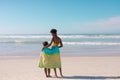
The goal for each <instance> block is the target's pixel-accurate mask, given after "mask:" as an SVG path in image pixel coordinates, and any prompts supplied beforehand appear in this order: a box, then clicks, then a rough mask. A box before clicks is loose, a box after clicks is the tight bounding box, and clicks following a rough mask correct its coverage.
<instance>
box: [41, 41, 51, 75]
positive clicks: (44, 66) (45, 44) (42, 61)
mask: <svg viewBox="0 0 120 80" xmlns="http://www.w3.org/2000/svg"><path fill="white" fill-rule="evenodd" d="M47 45H48V42H47V41H45V42H43V46H47ZM45 50H49V48H43V49H42V52H41V56H40V63H39V67H40V68H44V72H45V75H46V77H51V76H50V68H48V67H47V60H46V58H47V57H45V55H44V53H45V52H44V51H45ZM44 60H46V61H44Z"/></svg>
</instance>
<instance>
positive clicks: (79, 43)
mask: <svg viewBox="0 0 120 80" xmlns="http://www.w3.org/2000/svg"><path fill="white" fill-rule="evenodd" d="M63 44H68V45H120V43H119V42H63Z"/></svg>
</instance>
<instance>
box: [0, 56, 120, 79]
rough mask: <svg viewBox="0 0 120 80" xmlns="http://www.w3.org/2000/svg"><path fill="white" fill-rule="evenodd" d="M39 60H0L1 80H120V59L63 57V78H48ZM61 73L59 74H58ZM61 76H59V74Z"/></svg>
mask: <svg viewBox="0 0 120 80" xmlns="http://www.w3.org/2000/svg"><path fill="white" fill-rule="evenodd" d="M38 61H39V58H12V59H11V58H9V59H6V58H5V59H4V58H2V59H0V80H59V79H62V80H68V79H70V80H76V79H77V80H83V79H84V80H120V57H62V67H63V75H64V77H63V78H55V77H54V73H53V70H51V75H52V77H51V78H46V77H45V75H44V71H43V69H40V68H38V67H37V64H38ZM58 73H59V72H58ZM58 75H59V74H58Z"/></svg>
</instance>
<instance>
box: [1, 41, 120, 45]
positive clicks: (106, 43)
mask: <svg viewBox="0 0 120 80" xmlns="http://www.w3.org/2000/svg"><path fill="white" fill-rule="evenodd" d="M0 43H15V44H19V43H21V44H27V43H29V44H40V43H42V42H40V41H20V40H15V41H0ZM63 44H64V45H120V42H63Z"/></svg>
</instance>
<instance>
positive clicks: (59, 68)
mask: <svg viewBox="0 0 120 80" xmlns="http://www.w3.org/2000/svg"><path fill="white" fill-rule="evenodd" d="M59 70H60V75H61V77H63V75H62V69H61V68H59Z"/></svg>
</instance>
